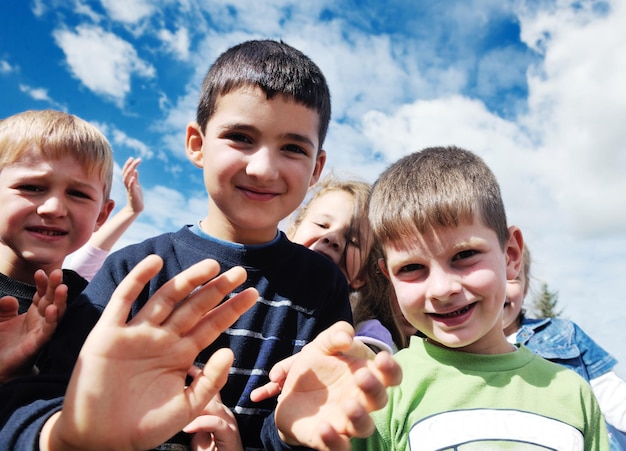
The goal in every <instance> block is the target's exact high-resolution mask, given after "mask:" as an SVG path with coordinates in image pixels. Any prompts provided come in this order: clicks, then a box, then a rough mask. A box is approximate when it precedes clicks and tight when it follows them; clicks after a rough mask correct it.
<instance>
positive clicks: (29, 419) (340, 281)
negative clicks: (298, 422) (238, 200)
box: [0, 226, 352, 450]
mask: <svg viewBox="0 0 626 451" xmlns="http://www.w3.org/2000/svg"><path fill="white" fill-rule="evenodd" d="M189 227H190V226H186V227H183V228H182V229H181V230H179V231H178V232H176V233H167V234H164V235H161V236H157V237H154V238H151V239H148V240H146V241H144V242H142V243H139V244H136V245H133V246H129V247H127V248H124V249H122V250H120V251H118V252H115V253H113V254H111V255H110V256H109V258H107V260H106V261H105V263H104V265H103V267H102V269H101V270H100V271H99V272H98V273H97V274H96V276H95V277H94V279H93V280H92V282H91V283H90V284H89V285H88V286H87V288H86V289H85V291H84V292H83V293H82V294H81V295H80V296H79V297H78V298H77V299H76V300H75V302H73V304H72V306H71V308H69V309H68V311H67V313H66V315H65V318H64V320H63V322H62V323H61V325H59V328H58V330H57V333H56V334H55V336H54V337H53V340H52V341H51V342H50V344H49V347H48V350H47V354H46V356H45V359H44V361H42V362H40V370H41V374H40V376H38V377H33V378H23V379H21V380H18V381H15V382H13V383H9V384H7V385H5V386H4V387H2V390H0V397H3V398H4V394H5V393H6V390H7V386H11V385H13V386H14V388H15V389H16V390H18V391H19V392H20V393H22V394H20V395H17V396H16V395H12V396H9V397H8V398H9V401H10V402H9V406H8V407H7V408H9V409H10V411H11V412H9V413H12V416H11V417H10V418H9V420H8V422H7V423H6V424H5V425H4V427H3V429H2V430H1V431H0V443H11V444H12V445H13V446H15V447H16V448H19V449H24V448H26V449H36V440H37V433H38V432H39V430H40V428H41V426H42V425H43V423H44V422H45V421H46V420H47V418H48V417H49V416H50V415H51V414H52V413H54V412H55V411H57V410H58V409H59V408H60V405H61V401H62V398H60V397H61V396H62V394H63V393H64V390H65V388H66V384H67V379H68V377H69V374H70V373H71V369H72V368H73V365H74V363H75V361H76V358H77V356H78V353H79V351H80V347H81V346H82V343H83V342H84V340H85V338H86V336H87V335H88V333H89V331H90V330H91V328H92V327H93V325H94V324H95V321H97V319H98V318H99V316H100V314H101V312H102V310H103V309H104V307H105V306H106V304H107V302H108V300H109V298H110V297H111V295H112V293H113V291H114V290H115V288H116V287H117V285H118V284H119V283H120V281H121V280H122V279H123V278H124V276H126V274H128V272H129V271H130V270H131V269H132V268H133V267H134V266H135V265H136V264H137V263H138V262H139V261H140V260H142V259H143V258H144V257H145V256H147V255H149V254H157V255H159V256H161V257H162V258H163V260H164V265H163V269H162V270H161V271H160V273H159V274H158V275H157V276H155V277H154V278H153V279H152V280H151V281H150V283H149V284H148V285H147V286H146V288H145V289H144V290H143V292H142V294H141V296H140V297H139V298H138V299H137V300H136V301H135V303H134V304H133V307H132V310H131V317H132V316H134V315H135V314H137V312H138V311H139V309H141V307H142V306H143V305H144V304H145V302H146V301H147V300H148V298H149V297H150V296H152V294H154V293H155V292H156V291H157V290H158V289H159V287H161V286H162V285H163V284H164V283H165V282H167V281H168V280H170V279H171V278H172V277H173V276H175V275H176V274H178V273H180V272H181V271H183V270H184V269H186V268H188V267H190V266H191V265H193V264H194V263H197V262H198V261H200V260H202V259H205V258H209V257H210V258H214V259H216V260H217V261H218V262H219V263H220V267H221V271H222V272H223V271H226V270H228V269H229V268H231V267H233V266H243V267H244V268H245V269H246V270H247V272H248V278H247V281H246V282H245V283H244V284H243V285H242V287H240V288H239V289H238V290H237V291H240V290H243V289H244V288H247V287H255V288H256V289H257V290H258V291H259V300H258V301H257V303H256V304H255V305H254V306H253V307H252V308H251V309H250V310H249V311H248V312H246V313H245V314H243V315H242V316H241V317H240V318H239V319H238V320H237V322H236V323H235V324H233V326H231V328H229V329H228V330H227V331H226V332H225V333H223V334H221V336H220V337H219V338H218V339H217V340H216V341H215V342H214V343H213V344H212V345H210V346H209V347H208V348H206V349H205V350H203V351H202V352H201V353H200V355H199V356H198V357H197V359H196V364H198V365H199V366H202V364H203V363H204V362H206V360H207V359H208V357H209V356H210V355H211V354H212V353H213V352H214V351H215V350H216V349H219V348H222V347H229V348H230V349H232V350H233V353H234V355H235V361H234V363H233V367H232V368H231V371H230V375H229V379H228V382H227V384H226V386H225V388H224V390H222V393H221V396H222V401H223V402H224V404H226V405H227V406H228V407H230V408H231V409H232V410H233V412H234V413H235V416H236V417H237V421H238V424H239V429H240V432H241V435H242V440H243V444H244V447H245V448H246V449H249V450H253V449H263V447H266V448H272V449H277V448H280V447H284V446H281V443H280V441H279V439H278V435H277V434H276V431H275V426H274V425H273V409H274V407H275V400H273V399H272V400H266V401H264V402H261V403H252V402H251V401H250V398H249V394H250V392H251V391H252V389H254V388H256V387H258V386H260V385H263V384H264V383H266V382H267V381H268V377H267V375H268V372H269V370H270V368H271V367H272V366H273V365H274V364H275V363H276V362H278V361H279V360H282V359H283V358H285V357H288V356H290V355H292V354H294V353H296V352H298V351H299V350H300V349H301V348H302V347H303V346H304V345H305V344H306V343H308V342H310V341H311V340H312V339H313V338H314V337H315V336H316V335H317V334H319V332H321V331H322V330H324V329H326V328H327V327H329V326H330V325H331V324H334V323H335V322H337V321H340V320H345V321H351V319H352V316H351V312H350V305H349V301H348V286H347V283H346V280H345V277H344V275H343V274H342V273H341V271H340V270H339V269H338V267H337V266H336V265H335V264H334V263H332V262H331V261H330V260H328V259H327V258H326V257H323V256H321V255H318V254H316V253H314V252H312V251H310V250H308V249H306V248H304V247H303V246H300V245H297V244H294V243H292V242H290V241H289V240H288V239H287V238H286V237H285V236H284V234H283V233H282V232H281V233H280V235H279V236H278V238H277V239H276V240H274V241H273V242H272V243H270V244H268V245H260V246H244V245H239V244H234V243H228V242H223V241H219V240H215V239H206V238H204V237H201V236H199V235H197V234H195V233H193V231H191V230H190V229H189ZM9 389H10V388H9ZM13 391H14V390H13ZM3 392H4V393H3ZM28 393H34V394H35V396H34V397H33V396H31V395H28ZM35 399H39V401H38V402H36V403H27V401H33V400H35ZM20 406H23V407H21V408H18V409H17V410H15V409H16V408H17V407H20ZM3 409H4V408H3ZM14 410H15V411H14ZM3 420H4V418H3ZM264 422H266V425H265V427H263V423H264ZM262 430H263V435H264V437H263V438H262V437H261V431H262ZM7 440H8V441H7ZM174 440H175V441H178V440H180V437H177V438H176V439H174ZM262 443H264V444H265V445H263V444H262Z"/></svg>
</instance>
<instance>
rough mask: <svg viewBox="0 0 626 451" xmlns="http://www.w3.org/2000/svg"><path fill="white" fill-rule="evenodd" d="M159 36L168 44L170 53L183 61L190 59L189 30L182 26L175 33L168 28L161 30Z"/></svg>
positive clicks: (167, 47)
mask: <svg viewBox="0 0 626 451" xmlns="http://www.w3.org/2000/svg"><path fill="white" fill-rule="evenodd" d="M158 37H159V39H160V40H161V41H163V43H164V44H165V46H166V49H167V51H168V52H169V53H171V54H172V55H174V57H175V58H176V59H178V60H181V61H186V60H187V59H189V44H190V42H189V31H188V30H187V28H184V27H181V28H179V29H178V30H176V32H175V33H172V32H171V31H169V30H167V29H162V30H159V32H158Z"/></svg>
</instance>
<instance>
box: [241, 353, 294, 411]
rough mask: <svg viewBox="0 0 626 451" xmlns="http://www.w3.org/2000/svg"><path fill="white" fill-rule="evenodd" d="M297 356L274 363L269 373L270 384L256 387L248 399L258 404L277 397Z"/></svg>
mask: <svg viewBox="0 0 626 451" xmlns="http://www.w3.org/2000/svg"><path fill="white" fill-rule="evenodd" d="M297 356H298V354H294V355H292V356H291V357H287V358H286V359H283V360H281V361H280V362H278V363H276V364H275V365H274V366H273V367H272V369H271V370H270V373H269V378H270V382H268V383H267V384H265V385H262V386H261V387H257V388H255V389H254V390H252V392H251V393H250V399H251V400H252V401H253V402H260V401H263V400H264V399H268V398H272V397H274V396H278V395H279V394H280V392H281V391H282V389H283V385H284V384H285V379H287V374H289V370H290V369H291V366H292V365H293V362H294V361H295V360H296V358H297Z"/></svg>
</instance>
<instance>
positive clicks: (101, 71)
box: [53, 25, 155, 105]
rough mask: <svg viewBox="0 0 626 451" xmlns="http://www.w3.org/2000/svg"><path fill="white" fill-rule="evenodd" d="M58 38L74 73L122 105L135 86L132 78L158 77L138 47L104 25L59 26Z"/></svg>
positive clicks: (56, 32)
mask: <svg viewBox="0 0 626 451" xmlns="http://www.w3.org/2000/svg"><path fill="white" fill-rule="evenodd" d="M53 36H54V39H55V41H56V43H57V45H58V46H59V47H61V49H62V50H63V52H64V53H65V56H66V60H67V64H68V66H69V68H70V71H71V72H72V74H73V75H74V76H75V77H76V78H78V79H79V80H80V81H81V82H82V83H83V84H84V85H85V86H86V87H87V88H89V89H90V90H92V91H93V92H94V93H96V94H98V95H103V96H105V97H106V98H109V99H111V100H113V101H114V102H115V103H117V104H118V105H121V104H122V103H123V101H124V98H125V96H126V95H127V94H128V93H129V92H130V89H131V77H132V76H133V75H137V76H140V77H144V78H151V77H154V74H155V70H154V67H152V66H151V65H150V64H149V63H147V62H145V61H143V60H142V59H140V58H139V57H138V55H137V52H136V51H135V49H134V47H133V46H132V45H131V44H130V43H128V42H127V41H124V40H123V39H121V38H119V37H118V36H116V35H115V34H113V33H110V32H108V31H105V30H103V29H102V28H100V27H95V26H87V25H81V26H79V27H77V28H76V32H75V33H74V32H72V31H69V30H68V29H57V30H55V31H54V33H53Z"/></svg>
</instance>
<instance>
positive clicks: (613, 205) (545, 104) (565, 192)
mask: <svg viewBox="0 0 626 451" xmlns="http://www.w3.org/2000/svg"><path fill="white" fill-rule="evenodd" d="M612 6H613V10H612V12H611V14H610V15H608V16H607V17H605V18H602V17H598V16H597V15H596V14H594V13H593V12H592V11H589V10H586V9H585V8H582V9H577V10H576V12H573V10H571V9H569V8H567V9H565V10H558V11H550V12H542V13H539V14H536V15H534V16H529V17H523V18H522V29H523V31H524V33H523V36H525V37H526V39H528V40H529V44H535V43H536V42H537V41H538V40H539V39H541V40H542V44H541V45H542V47H543V49H544V51H545V60H544V63H543V65H542V66H540V67H538V68H536V69H535V70H534V71H533V72H531V75H530V77H529V84H530V88H531V91H530V99H529V103H530V105H531V112H530V117H529V118H528V123H529V124H531V126H532V127H533V128H534V129H535V130H536V132H537V135H538V136H539V137H540V139H541V142H542V146H541V149H540V150H541V152H542V155H543V156H544V170H545V178H546V181H547V182H548V183H549V185H550V186H551V188H552V189H553V190H554V192H555V196H556V197H557V198H558V199H559V202H560V204H561V205H562V207H563V209H564V213H565V214H566V215H567V216H568V217H569V218H570V223H571V226H572V227H573V228H574V229H575V230H576V231H578V232H579V233H582V234H591V235H593V234H603V233H622V231H623V230H624V228H625V227H626V198H625V197H624V196H622V195H620V194H618V193H624V192H626V177H624V174H626V145H625V144H624V143H625V142H626V129H625V128H624V127H623V126H622V125H623V118H624V117H626V102H624V99H626V85H625V84H624V82H623V74H624V73H626V55H625V54H624V52H622V51H621V49H623V48H624V47H625V46H626V34H624V33H623V31H622V26H621V24H623V23H624V21H626V6H625V5H624V3H623V2H614V3H613V4H612Z"/></svg>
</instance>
